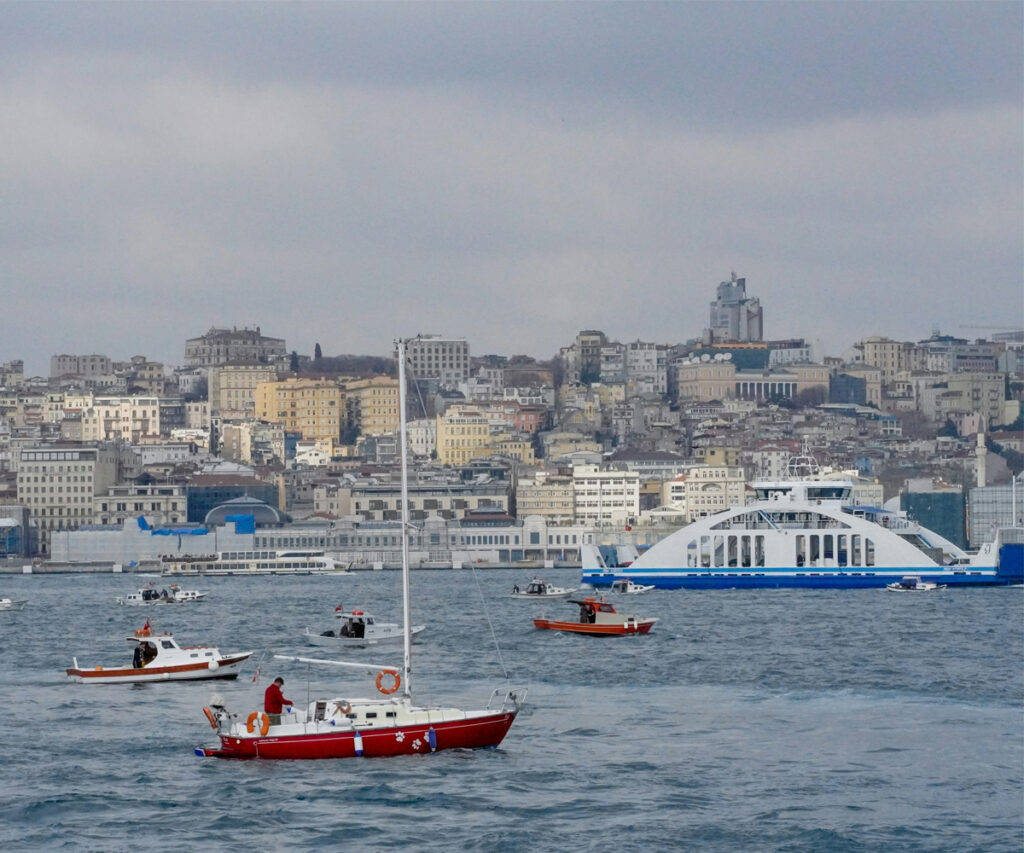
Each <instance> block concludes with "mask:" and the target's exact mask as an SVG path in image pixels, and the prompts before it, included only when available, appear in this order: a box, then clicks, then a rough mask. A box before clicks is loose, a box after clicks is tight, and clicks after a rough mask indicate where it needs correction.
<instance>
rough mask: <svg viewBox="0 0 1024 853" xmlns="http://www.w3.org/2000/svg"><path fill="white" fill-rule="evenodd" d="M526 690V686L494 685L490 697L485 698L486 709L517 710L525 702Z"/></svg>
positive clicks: (527, 689) (527, 690)
mask: <svg viewBox="0 0 1024 853" xmlns="http://www.w3.org/2000/svg"><path fill="white" fill-rule="evenodd" d="M528 692H529V688H528V687H512V688H508V687H496V688H495V689H494V690H492V691H491V698H490V699H488V700H487V710H488V711H494V710H498V709H500V710H502V711H512V710H515V711H518V710H519V709H520V708H522V707H523V704H524V703H525V702H526V694H527V693H528ZM496 700H500V701H497V702H496Z"/></svg>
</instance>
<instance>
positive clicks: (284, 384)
mask: <svg viewBox="0 0 1024 853" xmlns="http://www.w3.org/2000/svg"><path fill="white" fill-rule="evenodd" d="M255 405H256V417H257V418H258V419H259V420H261V421H268V422H269V423H276V424H282V425H283V426H284V428H285V429H286V430H287V431H289V432H297V433H301V435H302V437H303V438H308V439H314V440H317V439H324V440H326V441H328V442H333V441H334V440H336V439H338V438H339V437H340V436H341V430H342V426H343V421H344V413H345V393H344V392H343V391H342V390H341V388H340V387H339V385H338V383H337V382H335V381H333V380H331V379H301V378H298V379H282V380H279V381H275V382H260V383H259V384H258V385H257V386H256V395H255Z"/></svg>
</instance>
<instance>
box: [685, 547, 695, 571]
mask: <svg viewBox="0 0 1024 853" xmlns="http://www.w3.org/2000/svg"><path fill="white" fill-rule="evenodd" d="M686 567H687V568H688V569H695V568H696V567H697V542H696V541H693V542H691V543H690V544H689V545H687V546H686Z"/></svg>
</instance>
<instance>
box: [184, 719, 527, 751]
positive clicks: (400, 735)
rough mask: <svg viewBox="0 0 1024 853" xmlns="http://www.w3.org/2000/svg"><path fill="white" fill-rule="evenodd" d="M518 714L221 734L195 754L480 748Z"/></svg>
mask: <svg viewBox="0 0 1024 853" xmlns="http://www.w3.org/2000/svg"><path fill="white" fill-rule="evenodd" d="M515 718H516V714H515V712H512V711H506V712H501V713H495V714H488V715H486V716H482V717H478V718H474V719H471V720H452V721H449V722H439V723H433V724H428V725H424V724H422V723H421V724H416V725H405V726H393V727H389V728H381V729H360V730H357V731H351V730H346V731H339V732H329V733H324V732H317V733H314V734H295V735H283V736H278V737H271V736H263V737H259V736H257V737H246V738H237V737H231V736H228V735H221V736H220V741H221V745H220V747H219V748H216V747H212V748H211V747H198V748H197V749H196V754H197V755H200V756H206V757H213V758H264V759H318V758H358V757H362V758H387V757H392V756H396V755H416V754H419V753H429V752H437V751H438V750H441V749H481V748H488V747H496V746H498V745H499V744H500V743H501V742H502V740H503V739H504V738H505V735H506V734H507V733H508V730H509V728H510V727H511V726H512V723H513V721H514V720H515Z"/></svg>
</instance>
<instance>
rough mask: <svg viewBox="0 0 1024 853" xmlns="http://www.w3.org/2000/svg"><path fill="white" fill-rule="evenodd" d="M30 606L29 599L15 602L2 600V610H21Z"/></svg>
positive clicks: (0, 604)
mask: <svg viewBox="0 0 1024 853" xmlns="http://www.w3.org/2000/svg"><path fill="white" fill-rule="evenodd" d="M26 604H28V599H27V598H23V599H21V600H15V599H13V598H0V610H21V608H22V607H24V606H25V605H26Z"/></svg>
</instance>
